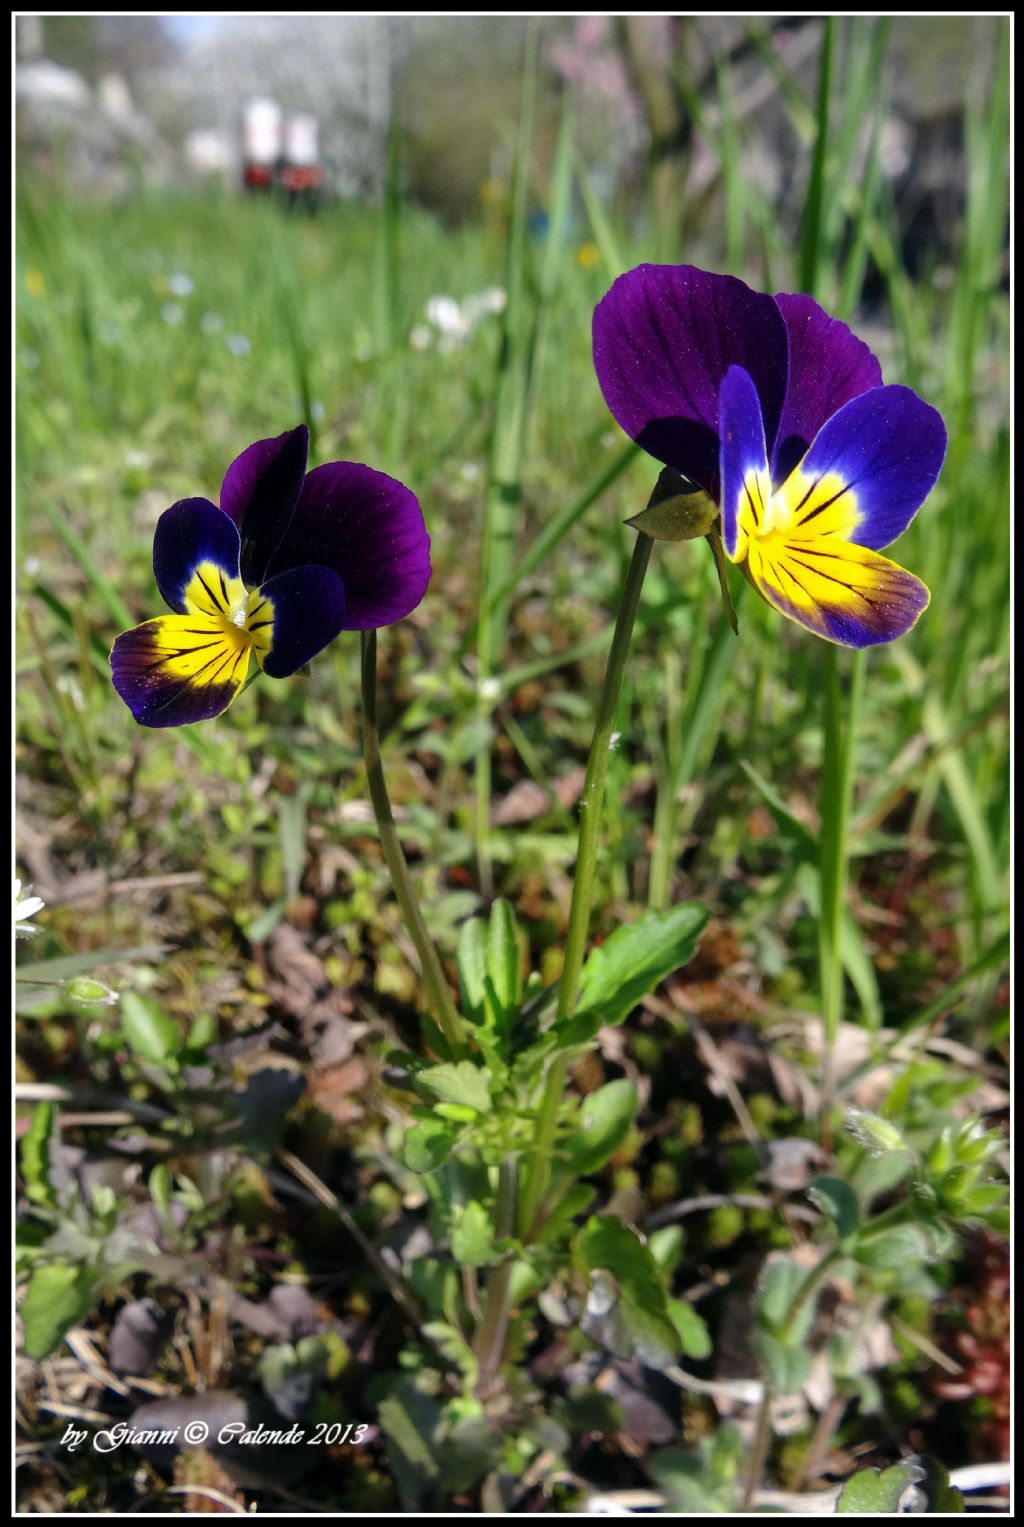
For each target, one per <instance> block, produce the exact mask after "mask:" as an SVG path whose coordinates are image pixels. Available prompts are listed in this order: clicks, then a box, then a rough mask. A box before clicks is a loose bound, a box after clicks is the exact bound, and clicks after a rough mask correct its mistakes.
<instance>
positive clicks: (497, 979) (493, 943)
mask: <svg viewBox="0 0 1024 1527" xmlns="http://www.w3.org/2000/svg"><path fill="white" fill-rule="evenodd" d="M487 983H488V996H490V998H491V1000H492V1002H493V1004H494V1007H495V1013H494V1021H495V1026H496V1027H497V1028H498V1029H499V1030H500V1031H501V1032H502V1033H504V1032H505V1031H506V1030H507V1029H508V1026H509V1024H510V1022H511V1020H512V1019H513V1018H514V1017H515V1015H516V1014H517V1013H518V1011H519V1005H520V1003H521V1002H522V1000H523V963H522V956H521V954H520V950H519V928H518V925H517V923H516V916H515V913H514V912H513V910H512V908H511V907H510V906H509V904H508V902H507V901H501V900H498V901H496V902H495V903H494V906H493V907H492V908H491V921H490V924H489V926H488V929H487Z"/></svg>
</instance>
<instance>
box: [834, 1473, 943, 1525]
mask: <svg viewBox="0 0 1024 1527" xmlns="http://www.w3.org/2000/svg"><path fill="white" fill-rule="evenodd" d="M924 1478H925V1471H924V1469H922V1468H919V1467H918V1466H917V1465H916V1464H896V1465H894V1467H893V1468H891V1469H885V1470H884V1471H880V1470H878V1469H861V1470H860V1472H859V1473H858V1474H854V1476H853V1478H852V1479H848V1480H847V1481H846V1483H845V1485H844V1486H843V1488H842V1490H841V1492H840V1495H839V1499H838V1501H837V1502H836V1514H837V1515H851V1514H853V1515H860V1516H868V1515H872V1516H898V1515H900V1513H901V1510H902V1507H901V1502H902V1501H903V1500H904V1499H905V1497H906V1496H907V1495H908V1494H909V1492H910V1491H911V1490H912V1489H913V1488H914V1486H915V1485H916V1484H918V1483H920V1481H921V1480H923V1479H924Z"/></svg>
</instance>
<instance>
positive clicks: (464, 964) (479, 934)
mask: <svg viewBox="0 0 1024 1527" xmlns="http://www.w3.org/2000/svg"><path fill="white" fill-rule="evenodd" d="M455 963H456V966H457V967H458V972H459V991H460V993H461V996H462V1010H463V1012H464V1013H465V1015H466V1017H467V1018H469V1019H470V1020H471V1021H472V1022H473V1023H483V1021H484V982H485V981H486V979H487V925H486V923H485V922H484V920H483V918H480V917H471V918H469V919H468V921H466V922H464V923H463V924H462V927H461V929H460V930H459V947H458V952H457V954H456V956H455Z"/></svg>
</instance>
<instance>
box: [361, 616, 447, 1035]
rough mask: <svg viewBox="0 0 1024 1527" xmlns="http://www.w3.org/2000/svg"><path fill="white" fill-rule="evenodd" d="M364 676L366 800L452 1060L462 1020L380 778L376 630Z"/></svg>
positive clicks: (370, 634) (365, 642) (367, 646)
mask: <svg viewBox="0 0 1024 1527" xmlns="http://www.w3.org/2000/svg"><path fill="white" fill-rule="evenodd" d="M361 638H362V639H361V656H362V681H363V759H364V761H365V763H366V779H367V783H368V784H369V787H370V800H371V801H372V802H373V813H374V816H375V817H376V818H377V830H378V832H379V833H380V846H381V848H382V850H383V853H384V860H385V863H386V864H387V867H388V872H389V874H390V876H391V883H392V885H393V886H394V890H395V895H396V897H397V898H398V905H399V907H400V908H401V910H402V917H403V919H404V921H405V925H406V927H407V929H408V930H409V934H410V937H411V938H412V941H413V943H414V944H415V946H416V952H417V954H418V955H419V957H420V966H421V967H422V973H423V981H424V984H425V986H426V988H427V994H428V996H429V998H430V1004H431V1007H432V1008H433V1011H434V1016H435V1018H436V1019H437V1021H438V1024H439V1026H440V1029H441V1032H442V1033H443V1035H444V1037H445V1039H446V1040H447V1043H448V1049H449V1052H450V1056H451V1058H452V1059H454V1060H457V1059H458V1058H459V1056H462V1055H465V1054H466V1052H467V1050H468V1048H469V1046H468V1044H467V1042H466V1036H465V1031H464V1028H463V1024H462V1019H461V1018H460V1017H459V1014H458V1011H457V1010H456V1007H455V1003H454V1002H453V1001H452V996H451V992H450V991H449V990H448V982H447V981H446V980H445V974H444V971H443V970H442V968H441V961H440V958H439V957H438V953H437V950H436V949H435V948H434V945H433V941H432V940H431V937H430V934H429V933H428V932H427V925H426V923H425V922H424V921H423V914H422V912H421V911H420V908H419V903H418V902H417V900H416V894H415V892H414V890H413V887H412V877H411V876H410V874H409V866H408V864H407V863H406V861H405V854H404V852H403V851H402V845H401V843H400V842H399V838H398V832H397V830H396V828H395V819H394V816H393V815H392V813H391V801H390V800H389V799H388V787H387V784H386V782H385V779H384V766H383V764H382V762H381V756H380V733H379V731H378V729H377V633H376V631H363V632H362V634H361Z"/></svg>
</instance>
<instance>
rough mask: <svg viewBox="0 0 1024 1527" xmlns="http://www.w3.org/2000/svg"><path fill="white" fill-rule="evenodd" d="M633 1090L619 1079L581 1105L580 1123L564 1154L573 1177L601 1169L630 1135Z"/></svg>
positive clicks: (629, 1083)
mask: <svg viewBox="0 0 1024 1527" xmlns="http://www.w3.org/2000/svg"><path fill="white" fill-rule="evenodd" d="M636 1102H637V1098H636V1088H635V1087H634V1086H633V1083H632V1082H630V1081H626V1080H625V1079H620V1080H619V1081H615V1082H608V1083H607V1084H606V1085H605V1086H604V1087H599V1088H598V1089H597V1091H596V1092H592V1093H591V1094H590V1095H589V1097H585V1098H584V1099H583V1101H582V1103H581V1104H580V1112H579V1122H578V1123H577V1125H576V1128H575V1129H574V1130H573V1132H572V1134H571V1135H570V1136H569V1139H568V1140H567V1142H566V1146H565V1151H566V1155H567V1157H568V1162H569V1166H570V1167H571V1168H572V1172H573V1175H574V1176H575V1177H586V1176H588V1175H589V1174H590V1173H591V1172H596V1171H597V1169H598V1167H602V1166H604V1164H605V1162H606V1161H607V1160H608V1158H609V1157H610V1156H613V1155H614V1154H615V1152H616V1151H617V1150H618V1148H619V1146H620V1145H621V1144H622V1142H623V1141H624V1140H625V1138H626V1136H627V1135H628V1134H629V1131H630V1128H631V1126H632V1123H633V1118H634V1115H635V1114H636Z"/></svg>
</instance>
